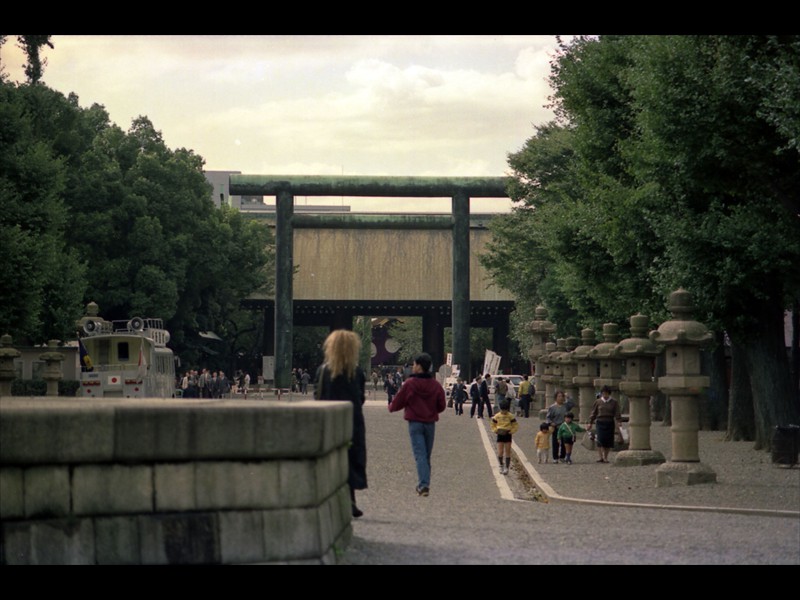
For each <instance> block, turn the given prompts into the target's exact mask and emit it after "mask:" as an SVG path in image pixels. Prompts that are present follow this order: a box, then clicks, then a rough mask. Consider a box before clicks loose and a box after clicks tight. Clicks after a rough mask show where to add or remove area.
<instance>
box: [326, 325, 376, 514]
mask: <svg viewBox="0 0 800 600" xmlns="http://www.w3.org/2000/svg"><path fill="white" fill-rule="evenodd" d="M360 349H361V338H359V337H358V336H357V335H356V334H355V333H353V332H352V331H349V330H347V329H337V330H336V331H333V332H331V334H330V335H329V336H328V337H327V338H326V340H325V343H324V344H323V351H324V352H325V363H324V364H323V365H322V366H320V367H319V369H317V374H316V377H315V378H314V381H315V389H314V397H315V398H316V399H317V400H349V401H350V402H351V403H352V405H353V435H352V438H351V440H350V446H349V447H348V448H347V462H348V475H347V483H348V485H349V486H350V502H351V511H352V515H353V516H354V517H360V516H361V515H363V514H364V513H363V512H362V511H361V509H359V508H358V506H356V490H364V489H366V488H367V434H366V425H365V423H364V408H363V406H364V402H365V401H366V399H367V397H366V387H367V377H366V375H365V374H364V371H362V370H361V367H359V366H358V354H359V351H360Z"/></svg>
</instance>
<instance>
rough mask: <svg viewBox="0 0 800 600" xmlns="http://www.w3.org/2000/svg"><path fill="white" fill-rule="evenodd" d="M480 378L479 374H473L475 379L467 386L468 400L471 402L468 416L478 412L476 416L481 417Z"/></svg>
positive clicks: (470, 416)
mask: <svg viewBox="0 0 800 600" xmlns="http://www.w3.org/2000/svg"><path fill="white" fill-rule="evenodd" d="M481 379H482V377H481V376H480V375H476V376H475V380H474V381H473V382H472V385H470V386H469V400H470V402H471V403H472V406H471V407H470V409H469V418H470V419H471V418H472V417H474V416H475V413H476V412H477V413H478V418H479V419H482V418H483V400H481Z"/></svg>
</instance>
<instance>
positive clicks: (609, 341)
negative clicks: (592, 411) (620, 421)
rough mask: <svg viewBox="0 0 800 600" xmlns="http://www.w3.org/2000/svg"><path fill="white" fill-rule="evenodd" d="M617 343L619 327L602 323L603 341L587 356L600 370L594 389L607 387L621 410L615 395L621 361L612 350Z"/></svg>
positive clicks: (622, 404) (616, 444)
mask: <svg viewBox="0 0 800 600" xmlns="http://www.w3.org/2000/svg"><path fill="white" fill-rule="evenodd" d="M618 343H619V326H618V325H617V324H616V323H604V324H603V341H602V342H600V343H599V344H597V345H596V346H595V347H594V348H593V349H592V350H590V351H589V356H590V358H593V359H595V360H596V361H597V365H598V367H599V369H600V376H599V377H597V378H595V380H594V386H595V389H597V390H598V391H599V390H600V389H601V388H602V387H603V386H608V388H609V389H610V390H611V394H612V395H615V396H616V397H617V402H619V404H620V410H622V409H623V408H624V403H623V401H622V398H620V397H619V394H618V393H617V392H618V391H619V382H620V381H621V379H622V359H621V358H618V357H617V356H615V355H614V348H616V347H617V344H618ZM615 438H616V436H615ZM614 445H615V447H617V446H619V444H618V443H615V444H614ZM616 449H617V450H620V449H622V448H621V447H618V448H616Z"/></svg>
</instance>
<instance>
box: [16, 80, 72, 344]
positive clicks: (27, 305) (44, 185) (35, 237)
mask: <svg viewBox="0 0 800 600" xmlns="http://www.w3.org/2000/svg"><path fill="white" fill-rule="evenodd" d="M45 91H46V90H45V89H44V88H42V87H41V86H22V87H20V88H17V87H15V86H13V85H10V84H7V83H2V82H0V280H2V281H3V285H2V286H0V330H2V331H3V332H9V333H11V334H12V336H13V338H14V340H15V342H16V343H19V344H41V343H44V342H46V341H47V340H48V339H61V340H64V339H68V338H70V337H72V333H71V332H72V330H73V323H74V321H75V319H76V318H77V317H79V316H80V314H81V303H82V300H83V289H84V288H85V285H86V278H85V268H84V266H83V265H82V263H81V261H80V260H79V258H78V255H77V253H76V252H75V250H74V249H73V248H70V247H69V245H68V244H66V243H65V239H64V238H65V231H66V230H67V229H68V227H69V213H68V210H67V207H66V206H65V203H64V191H65V185H66V179H67V174H66V171H67V168H66V165H65V162H64V160H63V159H62V158H61V157H59V156H58V153H57V152H56V151H55V150H54V148H53V144H52V140H49V139H42V138H40V137H39V136H38V135H37V130H36V129H37V128H36V123H35V120H34V119H33V118H32V115H31V105H33V106H37V107H38V106H39V105H41V104H47V100H48V98H47V97H46V93H45ZM51 108H53V109H55V108H57V105H56V106H52V105H51Z"/></svg>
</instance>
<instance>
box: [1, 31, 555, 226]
mask: <svg viewBox="0 0 800 600" xmlns="http://www.w3.org/2000/svg"><path fill="white" fill-rule="evenodd" d="M52 41H53V44H54V49H52V50H51V49H49V48H45V49H44V54H43V55H44V56H45V57H46V58H47V61H48V64H47V66H46V67H45V72H44V78H43V79H44V82H45V83H46V84H47V85H48V86H50V87H52V88H54V89H57V90H59V91H61V92H63V93H64V94H67V93H69V92H75V93H76V94H77V95H78V98H79V102H80V105H81V106H84V107H88V106H91V105H92V104H93V103H99V104H102V105H103V106H105V108H106V109H107V110H108V112H109V114H110V116H111V120H112V121H113V122H114V123H116V124H117V125H119V126H120V127H122V128H123V129H128V127H129V126H130V123H131V120H132V119H134V118H136V117H137V116H139V115H146V116H147V117H148V118H150V120H151V121H152V122H153V124H154V126H155V127H156V129H158V130H159V131H161V133H162V135H163V137H164V141H165V142H166V144H167V145H168V146H169V147H170V148H173V149H174V148H179V147H185V148H191V149H192V150H194V151H195V152H196V153H197V154H199V155H200V156H202V157H203V158H204V159H205V161H206V168H207V169H209V170H236V171H241V172H242V173H249V174H270V175H278V174H280V175H282V174H289V175H291V174H305V175H339V174H345V175H396V176H415V175H440V176H502V175H504V174H505V173H506V172H507V155H508V154H509V153H511V152H516V151H517V150H519V149H520V148H521V147H522V145H523V144H524V143H525V141H526V140H527V139H528V138H529V137H531V135H533V132H534V129H533V127H534V125H538V124H541V123H544V122H546V121H548V120H550V119H551V118H552V113H551V111H549V110H548V109H546V108H545V107H544V106H545V105H546V104H547V97H548V95H549V94H550V88H549V86H548V84H547V80H546V78H547V76H548V74H549V60H550V58H551V55H552V53H553V51H554V49H555V44H556V40H555V37H554V36H490V35H480V36H453V35H451V36H369V35H360V36H188V35H186V36H184V35H179V36H132V35H125V36H95V35H92V36H61V35H55V36H53V38H52ZM1 58H2V60H3V64H4V65H5V69H6V72H7V73H8V74H9V75H10V76H11V78H12V79H14V80H21V79H22V74H21V68H20V67H21V64H22V62H23V57H22V55H21V52H20V51H19V50H18V49H17V48H16V40H15V39H14V37H13V36H9V39H8V41H7V42H6V44H5V46H4V47H3V56H2V57H1ZM443 202H444V201H436V202H430V201H427V200H416V201H412V200H403V201H402V209H403V210H409V211H415V210H448V205H447V203H444V204H443ZM351 204H353V206H354V209H364V210H373V209H382V208H384V207H386V202H385V201H383V202H381V203H380V205H379V206H376V205H374V204H373V205H371V204H370V201H369V200H358V201H354V202H352V203H351ZM477 204H479V205H478V206H476V202H475V201H474V202H473V206H472V210H473V211H474V212H477V211H485V210H495V209H496V210H507V208H508V202H504V201H497V200H495V201H483V202H482V203H481V202H478V203H477ZM386 209H387V210H388V208H386ZM392 210H398V207H397V206H393V207H392Z"/></svg>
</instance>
